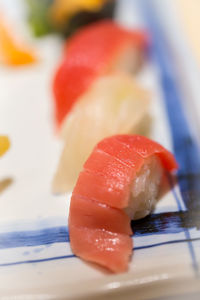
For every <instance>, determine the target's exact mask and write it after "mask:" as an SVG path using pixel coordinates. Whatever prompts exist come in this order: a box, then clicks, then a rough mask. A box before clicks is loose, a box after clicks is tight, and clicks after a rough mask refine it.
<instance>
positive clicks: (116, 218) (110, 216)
mask: <svg viewBox="0 0 200 300" xmlns="http://www.w3.org/2000/svg"><path fill="white" fill-rule="evenodd" d="M176 169H177V163H176V161H175V159H174V157H173V155H172V154H171V153H170V152H169V151H167V150H166V149H165V148H163V147H162V146H161V145H159V144H158V143H156V142H154V141H151V140H149V139H148V138H145V137H143V136H138V135H116V136H112V137H109V138H106V139H104V140H102V141H101V142H100V143H98V144H97V146H96V147H95V148H94V150H93V152H92V153H91V155H90V156H89V158H88V160H87V161H86V162H85V164H84V167H83V170H82V172H81V173H80V175H79V178H78V180H77V183H76V186H75V188H74V190H73V193H72V197H71V203H70V214H69V233H70V242H71V248H72V251H73V252H74V254H76V255H77V256H79V257H81V258H82V259H84V260H86V261H90V262H94V263H97V264H99V265H101V266H103V267H106V268H107V269H109V270H110V271H112V272H116V273H118V272H123V271H126V270H127V268H128V263H129V260H130V257H131V254H132V248H133V242H132V238H131V234H132V230H131V227H130V221H131V219H137V218H141V217H144V216H146V215H147V214H149V213H150V212H151V210H152V209H153V207H154V205H155V202H156V199H157V196H158V192H159V189H160V182H161V179H162V175H163V170H167V171H169V172H172V171H175V170H176Z"/></svg>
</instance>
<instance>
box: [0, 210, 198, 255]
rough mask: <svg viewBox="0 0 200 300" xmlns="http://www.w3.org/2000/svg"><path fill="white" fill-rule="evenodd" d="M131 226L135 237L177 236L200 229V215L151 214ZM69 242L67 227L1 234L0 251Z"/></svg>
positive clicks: (195, 213) (196, 213) (184, 213)
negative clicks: (193, 229)
mask: <svg viewBox="0 0 200 300" xmlns="http://www.w3.org/2000/svg"><path fill="white" fill-rule="evenodd" d="M195 219H198V224H196V223H195V222H194V220H195ZM131 225H132V228H133V232H134V237H137V236H147V235H156V234H177V233H181V232H183V231H184V229H192V228H199V227H200V214H199V212H198V211H197V212H193V214H192V215H191V214H190V216H189V215H188V212H185V211H180V212H166V213H158V214H151V215H149V216H147V217H146V218H144V219H141V220H137V221H132V223H131ZM197 225H198V226H197ZM68 242H69V232H68V228H67V226H57V227H52V228H50V227H49V228H43V229H39V230H29V231H27V230H26V231H15V232H4V233H0V249H9V248H17V247H34V246H42V245H44V246H45V245H51V244H55V243H68Z"/></svg>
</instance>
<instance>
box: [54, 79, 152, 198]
mask: <svg viewBox="0 0 200 300" xmlns="http://www.w3.org/2000/svg"><path fill="white" fill-rule="evenodd" d="M149 100H150V95H149V92H148V91H147V90H145V89H143V88H141V87H140V85H138V84H137V83H136V81H135V80H134V79H133V78H132V77H130V76H128V75H125V74H115V75H107V76H104V77H99V79H98V80H96V81H95V83H94V84H93V85H92V86H91V88H90V89H89V90H88V91H87V92H86V93H85V94H84V95H83V96H82V97H81V98H80V99H79V100H78V102H77V103H76V104H75V105H74V107H73V108H72V109H71V111H70V112H69V114H68V116H67V117H66V118H65V121H64V123H63V125H62V129H61V134H62V136H63V137H64V140H65V141H66V142H65V145H64V149H63V152H62V154H61V157H60V160H59V164H58V168H57V171H56V174H55V177H54V180H53V191H54V192H56V193H62V192H67V191H70V190H72V189H73V187H74V184H75V182H76V180H77V177H78V174H79V172H80V171H81V169H82V167H83V164H84V161H85V160H86V159H87V158H88V156H89V154H90V153H91V151H92V149H93V147H94V146H95V145H96V143H97V142H99V141H100V140H101V139H103V138H105V137H107V136H110V135H113V134H118V133H119V134H122V133H137V134H139V133H140V134H147V132H148V130H149V127H150V117H149V116H148V110H149V103H150V101H149Z"/></svg>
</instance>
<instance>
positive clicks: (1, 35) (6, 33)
mask: <svg viewBox="0 0 200 300" xmlns="http://www.w3.org/2000/svg"><path fill="white" fill-rule="evenodd" d="M35 61H36V57H35V54H34V53H33V51H32V50H31V49H29V48H28V46H26V45H25V44H24V43H21V42H20V41H18V40H17V39H16V37H15V36H14V34H13V32H11V30H10V28H9V27H8V25H7V24H5V22H4V21H3V20H2V16H0V62H1V63H4V64H8V65H13V66H14V65H24V64H29V63H33V62H35Z"/></svg>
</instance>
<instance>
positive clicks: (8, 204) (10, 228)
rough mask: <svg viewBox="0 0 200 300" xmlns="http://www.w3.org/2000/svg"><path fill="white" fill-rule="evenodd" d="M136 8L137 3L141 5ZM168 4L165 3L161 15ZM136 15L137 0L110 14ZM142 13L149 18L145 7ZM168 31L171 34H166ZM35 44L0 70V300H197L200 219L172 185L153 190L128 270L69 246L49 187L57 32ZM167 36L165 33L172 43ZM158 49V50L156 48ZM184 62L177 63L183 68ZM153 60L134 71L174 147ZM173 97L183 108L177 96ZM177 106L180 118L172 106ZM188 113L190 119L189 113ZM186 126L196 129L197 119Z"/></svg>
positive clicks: (59, 202)
mask: <svg viewBox="0 0 200 300" xmlns="http://www.w3.org/2000/svg"><path fill="white" fill-rule="evenodd" d="M16 2H17V1H16ZM142 2H143V4H144V3H145V1H142ZM165 2H166V1H165ZM149 3H150V1H149ZM137 4H138V3H137ZM139 6H140V5H139ZM137 7H138V6H137ZM139 8H140V9H141V10H142V11H143V12H144V10H145V7H144V6H143V7H141V6H140V7H139ZM133 12H134V13H133ZM167 13H169V12H167V8H166V10H165V12H163V20H164V17H165V18H166V15H167ZM16 15H18V16H19V14H16ZM134 15H135V16H137V18H136V17H134ZM138 16H139V13H138V12H137V13H136V3H135V1H121V4H120V6H119V9H118V15H117V18H118V20H120V21H122V22H123V23H126V25H129V26H135V25H136V24H137V26H138V24H140V26H141V23H142V22H141V20H142V18H141V17H140V18H139V17H138ZM148 17H149V18H150V20H148V22H150V21H152V15H151V14H149V15H148ZM148 24H149V28H150V30H152V33H154V34H155V32H154V29H155V28H154V27H152V26H151V22H150V23H148ZM164 28H165V29H166V30H168V31H167V32H168V33H169V28H166V26H165V27H164ZM177 30H178V29H177ZM177 30H174V35H175V34H177ZM156 34H158V33H156ZM174 35H173V36H174ZM157 37H158V36H157ZM166 37H167V38H168V40H169V41H171V40H170V39H169V34H167V33H166ZM176 42H177V40H176ZM35 45H36V47H37V49H38V53H39V56H40V58H41V59H40V61H39V63H38V64H35V65H33V66H30V67H21V68H19V69H11V68H3V67H1V69H0V128H1V133H2V134H8V135H9V137H10V139H11V144H12V146H11V149H10V150H9V152H8V153H7V154H6V155H5V156H4V157H3V158H2V159H1V161H0V166H1V167H0V184H2V183H3V182H4V183H5V182H7V183H8V185H9V186H8V187H7V188H6V189H5V190H4V191H2V193H1V194H0V299H107V298H108V299H168V298H170V299H171V298H173V299H179V298H180V299H188V298H187V297H190V298H191V299H199V293H200V284H199V265H200V231H199V227H198V225H199V223H198V221H197V219H198V218H196V219H195V218H192V216H193V215H192V214H191V211H189V210H188V208H187V205H186V204H185V202H184V201H185V199H183V198H182V196H181V193H180V189H179V186H178V185H176V186H175V187H174V188H173V189H171V191H169V192H168V193H167V194H166V195H165V196H164V197H163V198H162V199H161V201H160V202H159V204H158V206H157V208H156V211H155V213H154V215H153V216H152V217H151V218H149V220H146V221H142V222H141V223H140V225H138V224H135V227H134V228H135V230H134V231H135V236H134V237H133V239H134V247H135V251H134V253H133V257H132V261H131V263H130V268H129V271H128V272H127V273H125V274H120V275H111V274H109V273H108V272H107V271H105V270H103V269H102V268H100V267H97V266H94V265H93V264H89V263H85V262H83V261H81V260H80V259H78V258H77V257H74V255H73V254H72V252H71V249H70V244H69V240H68V231H67V216H68V207H69V199H70V195H61V196H58V195H52V193H51V180H52V177H53V174H54V171H55V168H56V165H57V162H58V158H59V154H60V152H61V149H62V144H61V142H60V141H59V140H58V139H57V138H56V136H55V134H54V128H53V121H52V120H53V107H52V95H51V82H52V76H53V72H54V70H55V67H56V65H57V63H58V61H59V58H60V46H61V45H60V41H59V40H58V38H56V37H48V38H45V39H43V40H41V41H35ZM174 45H175V44H174V42H173V41H171V46H172V49H173V47H174ZM156 47H157V48H156V49H157V50H158V48H159V47H158V46H156ZM185 49H186V48H185ZM159 51H160V50H159ZM159 53H161V57H162V55H164V57H165V53H164V54H163V52H162V50H161V52H159ZM183 57H185V56H184V55H183ZM179 59H180V60H181V55H180V56H179ZM186 62H187V64H186ZM186 62H185V63H183V64H182V69H183V70H184V72H186V70H188V65H190V67H191V64H190V63H189V62H188V60H186ZM157 63H158V64H157V65H156V64H155V63H153V62H152V61H149V62H148V63H147V64H146V66H145V68H144V70H143V71H142V73H141V74H140V76H139V77H138V80H140V81H141V82H143V83H144V84H145V85H146V86H147V87H150V88H151V89H152V91H153V104H152V116H153V117H154V124H153V130H152V137H153V138H154V139H155V140H157V141H158V142H160V143H162V144H163V145H164V146H165V147H167V148H168V149H170V150H172V149H173V144H174V134H175V133H174V129H173V128H174V127H173V124H172V123H173V122H172V119H174V118H175V111H171V112H170V111H167V110H166V107H167V106H166V104H167V105H168V104H169V103H168V102H167V101H168V100H166V98H165V97H163V95H164V96H166V92H167V91H166V88H165V89H163V86H162V84H161V83H162V82H161V81H160V80H159V78H160V77H161V79H162V77H163V76H164V77H165V75H166V66H165V65H164V64H162V63H161V61H160V60H159V59H158V60H157ZM172 66H173V64H172ZM184 68H185V69H184ZM188 72H189V71H188ZM190 72H192V71H190ZM168 75H169V76H171V75H170V74H168ZM159 76H160V77H159ZM170 78H171V79H170V80H172V84H173V82H174V81H173V80H174V78H173V76H172V77H170ZM170 89H171V85H170V86H169V87H168V91H169V90H170ZM176 89H178V91H179V87H177V85H176ZM173 95H174V91H172V97H173ZM180 100H181V102H180V103H181V109H182V108H183V110H184V112H185V113H186V115H187V113H188V110H186V109H185V107H186V106H185V102H184V101H185V97H182V98H181V99H180ZM182 100H183V102H182ZM175 101H177V99H176V97H175ZM175 103H176V102H175ZM194 105H198V104H197V102H194ZM179 108H180V107H179ZM176 109H178V106H177V105H176ZM176 114H177V118H178V116H180V118H183V116H182V114H181V113H180V111H179V110H177V111H176ZM188 119H190V120H191V119H192V118H191V114H190V118H189V113H188ZM183 123H184V122H183ZM170 124H172V127H170V126H169V125H170ZM184 124H185V123H184ZM191 128H193V129H192V130H193V131H192V132H193V133H194V134H193V135H194V136H195V128H196V127H195V124H192V125H191ZM191 128H189V133H190V132H191ZM186 129H188V128H183V130H182V131H181V130H180V132H184V130H186ZM176 134H177V133H176ZM193 135H192V138H193ZM179 141H181V140H179ZM197 142H198V141H197ZM183 148H184V147H183ZM183 150H184V149H183ZM176 154H177V153H176ZM178 156H180V152H178ZM168 184H169V185H170V184H171V182H170V180H169V182H168ZM188 212H189V214H188ZM196 212H197V213H198V210H197V211H196ZM195 216H198V215H195ZM189 294H190V296H188V295H189ZM184 297H185V298H184Z"/></svg>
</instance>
